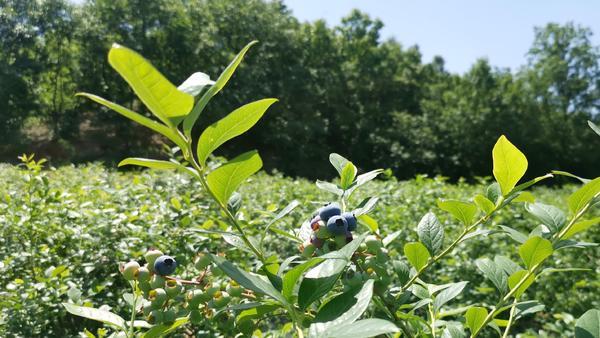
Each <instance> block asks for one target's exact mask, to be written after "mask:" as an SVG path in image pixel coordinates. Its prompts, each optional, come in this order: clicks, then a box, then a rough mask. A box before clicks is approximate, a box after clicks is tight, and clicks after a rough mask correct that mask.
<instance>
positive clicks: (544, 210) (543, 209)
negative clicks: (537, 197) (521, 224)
mask: <svg viewBox="0 0 600 338" xmlns="http://www.w3.org/2000/svg"><path fill="white" fill-rule="evenodd" d="M525 210H527V212H529V213H530V214H532V215H533V216H534V217H535V218H537V219H538V220H539V221H540V222H542V223H543V224H544V225H545V226H547V227H548V228H549V229H550V230H551V231H552V233H555V232H558V231H560V229H562V227H563V226H564V225H565V224H566V223H567V216H566V215H565V214H564V212H562V210H560V209H559V208H557V207H555V206H553V205H548V204H543V203H534V204H526V205H525Z"/></svg>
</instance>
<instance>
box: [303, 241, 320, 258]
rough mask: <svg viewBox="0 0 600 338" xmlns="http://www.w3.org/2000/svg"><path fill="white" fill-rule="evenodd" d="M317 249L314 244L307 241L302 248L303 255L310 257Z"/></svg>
mask: <svg viewBox="0 0 600 338" xmlns="http://www.w3.org/2000/svg"><path fill="white" fill-rule="evenodd" d="M316 249H317V248H316V247H315V246H314V244H312V243H305V244H304V247H303V248H302V256H304V257H306V258H310V257H312V255H313V254H314V253H315V250H316Z"/></svg>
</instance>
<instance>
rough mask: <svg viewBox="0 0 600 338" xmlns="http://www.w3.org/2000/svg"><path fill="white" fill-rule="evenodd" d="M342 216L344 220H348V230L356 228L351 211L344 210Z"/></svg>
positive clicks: (354, 217)
mask: <svg viewBox="0 0 600 338" xmlns="http://www.w3.org/2000/svg"><path fill="white" fill-rule="evenodd" d="M342 217H344V218H345V219H346V222H348V231H354V230H356V216H354V214H353V213H351V212H345V213H343V214H342Z"/></svg>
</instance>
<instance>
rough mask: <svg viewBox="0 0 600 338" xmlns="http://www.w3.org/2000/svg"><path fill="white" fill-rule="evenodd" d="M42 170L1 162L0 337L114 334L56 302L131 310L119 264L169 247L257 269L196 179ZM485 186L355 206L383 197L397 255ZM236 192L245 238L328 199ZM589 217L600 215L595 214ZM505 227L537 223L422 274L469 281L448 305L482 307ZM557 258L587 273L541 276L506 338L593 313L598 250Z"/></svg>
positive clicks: (400, 184)
mask: <svg viewBox="0 0 600 338" xmlns="http://www.w3.org/2000/svg"><path fill="white" fill-rule="evenodd" d="M39 169H40V168H36V167H35V166H32V167H30V168H26V167H17V166H10V165H3V166H0V229H1V232H2V233H1V236H0V259H1V260H0V311H1V312H0V336H2V337H34V336H47V337H73V336H78V335H79V334H80V332H82V331H84V329H88V330H89V331H90V332H94V334H96V335H97V336H102V334H106V335H108V334H110V330H108V331H105V330H106V329H103V328H101V326H99V325H98V324H97V323H96V322H93V321H88V320H82V319H80V318H78V317H74V316H72V315H71V314H69V313H67V312H66V311H65V309H64V308H63V307H62V306H61V303H62V302H73V303H76V304H81V305H93V306H95V307H101V306H104V308H112V311H113V312H115V313H128V312H127V307H128V305H127V304H126V302H125V300H124V299H123V298H122V297H121V292H122V290H126V289H127V284H126V281H125V280H124V279H123V278H122V277H121V275H120V273H119V271H118V264H119V262H122V261H127V260H129V259H131V258H139V257H141V256H142V255H143V253H144V251H145V250H146V249H147V248H149V247H156V248H159V249H160V250H162V251H163V252H168V253H169V254H171V255H172V256H174V257H175V258H176V259H177V261H178V262H180V264H181V265H184V266H185V265H186V264H188V263H189V260H190V258H191V257H193V256H194V254H195V253H196V252H198V251H209V252H213V253H217V252H222V253H225V254H226V255H227V256H228V257H235V258H233V259H234V260H236V261H238V262H239V261H242V262H245V264H246V265H247V266H251V265H252V264H253V263H255V262H252V261H249V260H248V259H247V258H245V257H248V255H246V254H245V253H244V252H241V251H239V250H238V249H236V248H234V247H231V246H229V245H228V244H227V243H225V242H224V241H222V240H221V239H220V236H218V235H215V234H213V233H210V232H209V231H210V230H226V225H225V224H224V223H221V222H219V219H222V217H221V216H220V214H219V213H220V211H219V210H217V209H216V208H214V206H213V204H212V203H210V202H209V201H208V200H207V198H206V196H205V195H204V192H203V190H202V189H201V187H200V186H199V184H198V183H197V182H194V181H191V180H190V179H189V178H188V177H187V176H185V175H183V174H178V173H174V172H158V171H129V172H123V171H117V170H116V169H111V168H106V167H104V166H102V165H99V164H89V165H84V166H64V167H60V168H45V169H43V170H39ZM332 170H333V169H332ZM485 186H486V179H483V178H482V179H480V180H479V181H478V182H476V183H465V182H462V181H459V182H456V183H448V182H447V181H446V179H444V178H443V177H435V178H428V177H426V176H417V177H416V178H414V179H411V180H407V181H397V180H396V179H394V178H392V177H383V178H382V179H380V180H376V181H374V182H372V183H369V184H368V185H366V187H365V188H364V189H362V190H361V191H360V192H357V194H356V196H353V199H355V200H357V201H360V200H361V197H364V196H372V195H379V196H380V201H379V203H378V205H377V207H376V208H375V210H374V211H373V213H372V214H371V216H372V217H373V218H374V219H375V220H376V221H377V223H378V226H379V229H380V231H381V233H382V234H383V235H387V234H391V233H393V232H396V231H399V232H400V233H399V236H397V237H396V238H395V239H394V241H393V242H392V243H391V244H390V245H389V246H388V249H389V250H390V252H393V251H400V252H401V250H402V246H403V245H404V244H405V243H406V242H409V241H414V240H416V239H417V238H416V232H415V228H416V225H417V222H418V221H419V219H420V218H421V217H422V216H423V215H424V214H425V213H426V212H428V211H433V212H435V213H436V214H437V216H438V217H439V218H440V220H441V221H442V222H443V223H444V224H445V225H446V229H447V230H446V235H447V236H448V237H453V236H455V234H454V232H453V229H458V224H455V222H454V221H453V220H452V219H451V218H450V217H449V216H447V214H445V213H444V212H441V210H439V209H437V207H436V203H435V202H436V200H437V199H440V198H453V199H462V200H466V199H468V198H470V196H473V194H474V193H476V192H478V191H482V190H483V189H485ZM574 190H575V186H570V185H564V186H561V187H551V188H550V187H538V188H535V189H534V190H532V193H533V195H534V196H535V198H536V201H540V202H544V203H550V204H554V205H557V206H563V205H565V203H563V202H564V199H565V198H566V196H568V194H569V193H571V192H572V191H574ZM240 193H241V194H242V207H241V212H242V219H243V220H244V223H245V225H244V226H245V228H246V229H249V230H248V231H250V232H258V231H262V230H264V226H265V224H266V223H267V222H268V220H269V219H270V218H271V217H272V215H273V214H275V213H276V212H277V211H278V210H280V209H281V208H283V207H284V206H285V205H287V204H288V203H290V202H291V201H293V200H297V201H299V202H300V206H299V207H298V208H296V209H295V210H294V211H293V212H292V213H291V214H290V215H288V216H286V217H285V218H284V219H283V220H282V221H281V222H279V223H277V224H276V225H274V226H275V227H277V228H278V229H279V230H282V231H285V232H288V233H293V232H294V230H296V229H297V228H298V227H300V225H301V223H302V222H303V221H305V220H306V219H307V218H309V217H310V215H311V214H312V213H313V212H314V211H315V210H316V208H317V207H319V206H320V205H321V204H322V203H326V202H327V201H329V200H330V199H331V196H330V194H328V193H326V192H323V191H321V190H318V189H317V188H316V186H315V184H314V182H311V181H307V180H304V179H290V178H286V177H282V176H281V175H279V174H276V173H275V174H266V173H260V174H259V175H257V176H254V177H253V178H251V179H250V181H249V182H248V183H247V184H246V185H244V186H243V188H242V189H241V190H240ZM593 213H595V214H596V215H598V214H599V210H598V209H597V208H596V209H595V210H594V211H593ZM504 224H507V225H511V226H512V227H514V228H517V229H519V230H520V231H522V232H524V233H528V232H530V231H531V230H533V229H534V228H535V227H536V226H537V225H538V223H536V221H535V220H534V219H533V218H532V217H531V216H529V215H528V214H527V213H525V212H524V208H523V205H522V204H521V203H514V204H513V205H511V206H509V207H507V208H505V209H503V210H502V211H501V212H500V213H499V214H498V215H497V216H495V217H494V218H493V219H492V221H491V222H489V223H488V224H486V225H485V226H484V227H485V228H486V229H489V230H494V231H493V232H492V233H491V234H490V235H488V236H486V237H478V238H481V239H476V240H472V241H468V242H466V243H463V244H461V245H460V246H459V247H458V248H457V249H456V250H454V252H453V254H451V255H450V256H448V257H447V258H446V259H444V260H443V261H442V262H440V263H438V264H437V266H435V267H434V268H432V269H430V271H429V272H428V273H427V274H426V275H425V276H424V278H423V279H424V280H425V281H427V282H432V283H433V282H435V283H438V284H441V283H448V282H453V281H454V280H452V278H454V277H452V276H460V277H459V278H460V279H461V280H466V281H469V284H468V286H467V288H466V289H465V291H464V292H463V294H462V295H461V296H459V298H458V299H457V301H456V303H455V304H454V307H455V308H460V306H463V305H471V304H472V303H474V302H476V303H478V304H488V305H489V304H490V302H493V299H494V298H493V297H492V296H491V295H492V294H493V293H494V292H495V290H494V288H493V285H491V283H490V282H489V281H487V280H485V279H484V278H483V277H482V275H481V274H480V273H479V272H478V270H477V268H476V266H475V263H474V261H475V259H476V258H478V257H483V256H486V257H491V256H493V255H494V254H501V255H515V256H516V250H515V248H516V247H517V243H516V242H514V241H513V240H512V239H511V238H510V236H508V235H507V234H506V233H503V232H502V231H500V230H501V228H500V227H499V226H500V225H504ZM207 230H208V231H207ZM365 231H368V228H367V227H366V226H364V225H359V229H358V232H359V233H361V232H365ZM270 236H278V235H276V234H275V233H272V234H271V235H270ZM580 236H581V238H580V240H582V241H587V242H600V232H599V231H598V229H597V228H596V229H592V230H591V231H588V232H586V233H584V234H582V235H580ZM278 237H279V236H278ZM266 242H267V243H273V244H272V246H271V247H270V248H269V252H270V253H271V254H273V255H277V256H279V257H280V259H284V258H286V257H289V256H291V255H294V254H298V243H296V242H294V241H292V240H289V239H287V238H286V237H280V238H278V239H277V240H276V241H269V240H267V241H266ZM553 257H556V258H555V259H553V261H552V262H550V265H551V266H554V267H559V268H564V267H590V266H591V267H592V270H589V271H574V272H566V273H554V274H544V275H542V277H541V278H543V279H544V282H543V283H535V284H534V285H533V286H532V287H531V289H529V290H528V291H527V294H526V297H525V298H528V299H537V300H539V301H540V302H541V303H543V304H544V305H545V309H544V310H543V311H541V312H538V313H536V314H535V315H532V316H530V317H528V318H526V319H524V320H520V321H519V322H518V323H517V325H516V327H515V328H514V330H513V332H514V333H522V334H527V335H528V336H550V337H556V336H568V335H571V334H572V332H573V327H574V321H575V319H576V318H577V317H579V316H580V315H581V314H582V313H583V312H585V311H586V310H587V309H590V308H598V307H600V295H599V293H598V290H599V289H600V279H599V278H598V276H599V273H600V266H598V264H593V262H598V261H599V260H600V249H598V247H591V248H587V249H585V250H577V249H569V248H566V249H564V250H560V251H559V252H557V253H556V254H555V256H553ZM512 258H513V259H514V260H518V257H512ZM242 264H244V263H242ZM466 300H468V301H466ZM268 327H269V322H268V321H263V322H261V323H260V325H257V328H258V329H262V330H266V329H268Z"/></svg>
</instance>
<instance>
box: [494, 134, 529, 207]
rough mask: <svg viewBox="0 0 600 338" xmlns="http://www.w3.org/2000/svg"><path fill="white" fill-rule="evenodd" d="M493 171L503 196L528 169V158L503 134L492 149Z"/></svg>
mask: <svg viewBox="0 0 600 338" xmlns="http://www.w3.org/2000/svg"><path fill="white" fill-rule="evenodd" d="M492 158H493V162H494V165H493V167H494V168H493V173H494V177H495V178H496V181H497V182H498V184H499V185H500V189H501V191H502V195H503V196H507V195H508V194H509V193H510V192H511V191H512V190H513V188H514V187H515V186H516V185H517V182H519V180H520V179H521V178H522V177H523V175H525V172H526V171H527V158H526V157H525V155H523V153H522V152H521V151H520V150H519V149H517V147H515V146H514V145H513V144H512V143H510V141H509V140H508V139H507V138H506V136H504V135H502V136H500V138H499V139H498V141H497V142H496V145H494V149H493V150H492Z"/></svg>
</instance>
